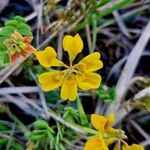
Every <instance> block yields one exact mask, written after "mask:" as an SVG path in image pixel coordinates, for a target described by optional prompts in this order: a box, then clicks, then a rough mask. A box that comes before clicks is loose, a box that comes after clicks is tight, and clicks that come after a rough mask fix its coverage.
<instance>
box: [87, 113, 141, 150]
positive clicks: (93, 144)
mask: <svg viewBox="0 0 150 150" xmlns="http://www.w3.org/2000/svg"><path fill="white" fill-rule="evenodd" d="M114 121H115V116H114V114H113V113H111V114H109V115H108V116H107V117H104V116H102V115H96V114H92V115H91V122H92V125H93V127H94V128H95V129H97V130H98V135H96V136H93V137H91V138H90V139H89V140H88V141H87V142H86V144H85V148H84V149H85V150H108V146H109V145H110V144H112V143H114V142H117V141H120V142H123V146H122V150H144V148H143V147H142V146H141V145H138V144H132V145H131V146H129V145H128V144H127V143H126V142H125V141H124V139H126V138H127V136H126V135H125V133H124V131H123V130H120V129H114V128H112V127H111V125H112V124H113V122H114Z"/></svg>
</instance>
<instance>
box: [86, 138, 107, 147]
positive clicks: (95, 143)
mask: <svg viewBox="0 0 150 150" xmlns="http://www.w3.org/2000/svg"><path fill="white" fill-rule="evenodd" d="M84 150H108V147H107V145H106V144H105V142H104V140H103V139H101V138H99V137H98V136H94V137H92V138H90V139H89V140H88V141H87V142H86V143H85V147H84Z"/></svg>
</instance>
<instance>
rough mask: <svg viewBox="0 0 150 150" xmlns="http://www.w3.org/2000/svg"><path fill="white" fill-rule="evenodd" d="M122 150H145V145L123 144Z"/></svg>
mask: <svg viewBox="0 0 150 150" xmlns="http://www.w3.org/2000/svg"><path fill="white" fill-rule="evenodd" d="M122 150H144V147H143V146H141V145H139V144H132V145H130V146H129V145H125V144H124V145H123V146H122Z"/></svg>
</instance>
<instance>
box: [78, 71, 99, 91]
mask: <svg viewBox="0 0 150 150" xmlns="http://www.w3.org/2000/svg"><path fill="white" fill-rule="evenodd" d="M76 78H77V82H78V87H79V88H81V89H82V90H91V89H96V88H98V87H99V86H100V83H101V76H100V75H99V74H97V73H82V75H81V74H77V75H76Z"/></svg>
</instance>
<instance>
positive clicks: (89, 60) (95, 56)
mask: <svg viewBox="0 0 150 150" xmlns="http://www.w3.org/2000/svg"><path fill="white" fill-rule="evenodd" d="M79 64H80V65H82V68H83V69H84V70H85V71H96V70H98V69H101V68H102V67H103V63H102V61H101V60H100V54H99V53H98V52H95V53H92V54H90V55H88V56H86V57H84V58H83V59H82V60H81V61H80V62H79Z"/></svg>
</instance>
